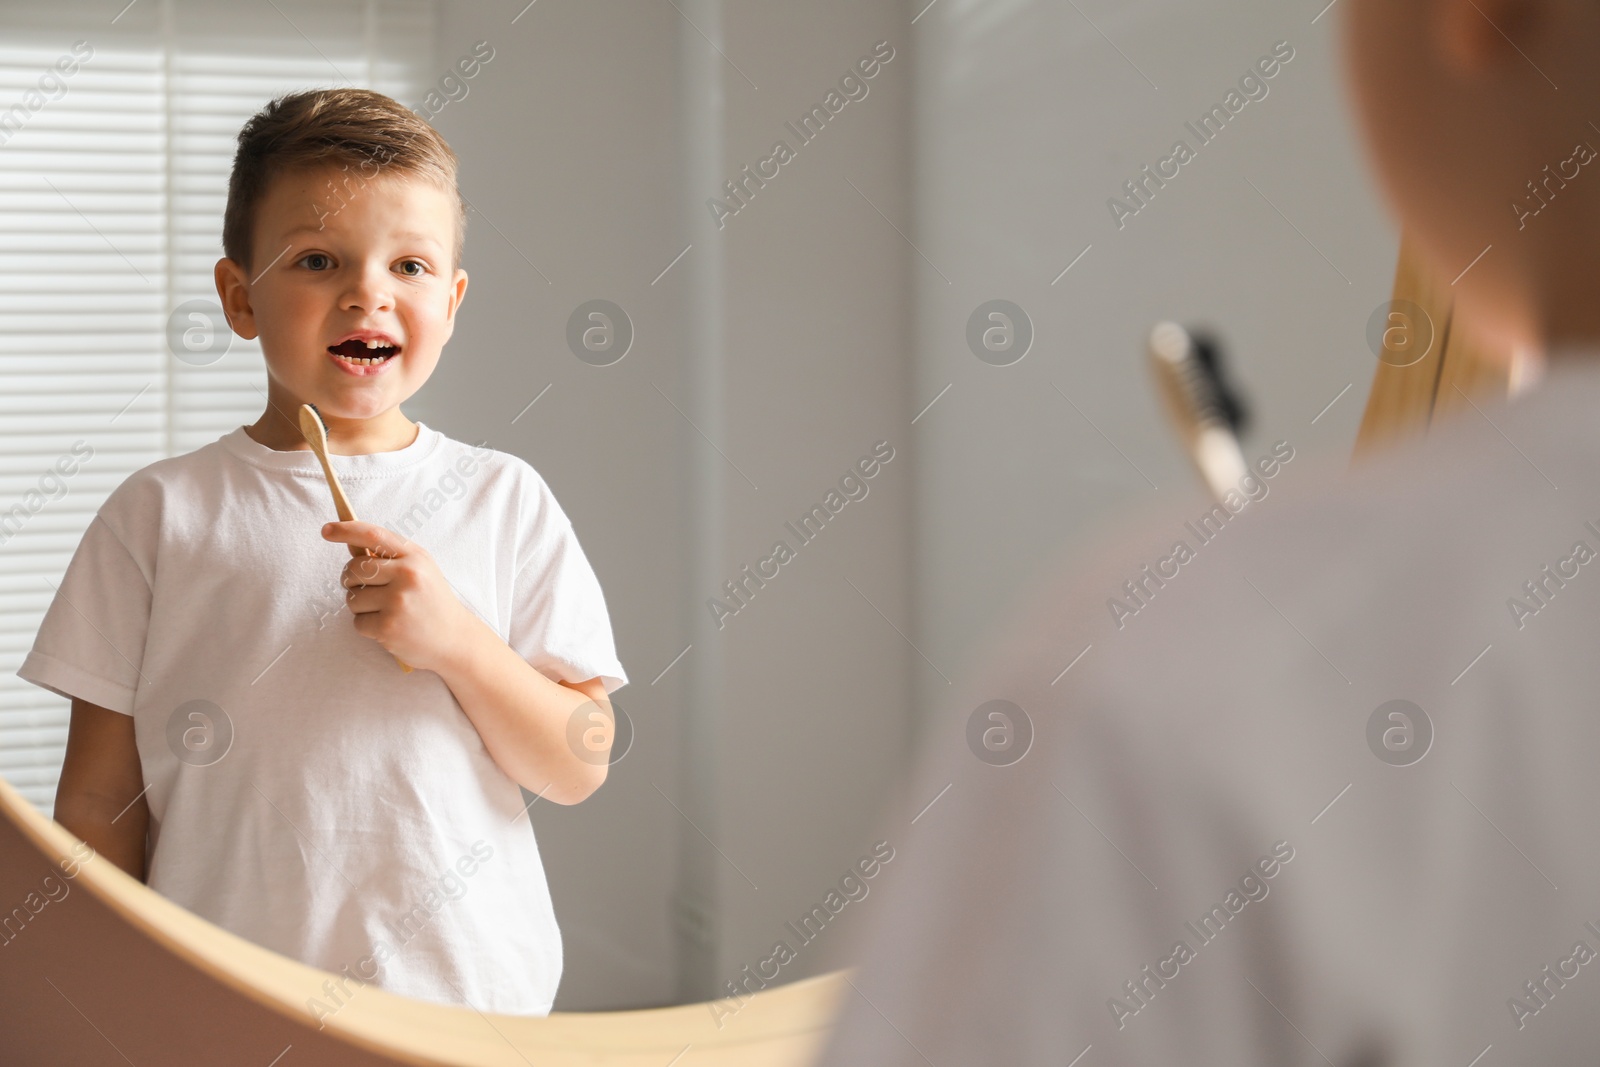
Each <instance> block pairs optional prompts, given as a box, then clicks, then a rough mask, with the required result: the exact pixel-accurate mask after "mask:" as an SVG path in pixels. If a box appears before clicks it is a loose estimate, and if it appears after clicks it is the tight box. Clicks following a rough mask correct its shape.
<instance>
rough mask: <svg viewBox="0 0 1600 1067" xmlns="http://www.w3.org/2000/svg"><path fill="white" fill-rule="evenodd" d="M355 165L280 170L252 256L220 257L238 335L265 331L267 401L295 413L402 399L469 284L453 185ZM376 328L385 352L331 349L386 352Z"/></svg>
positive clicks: (378, 407)
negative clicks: (377, 344)
mask: <svg viewBox="0 0 1600 1067" xmlns="http://www.w3.org/2000/svg"><path fill="white" fill-rule="evenodd" d="M355 174H356V172H355V171H354V170H349V171H341V170H340V169H339V168H336V167H315V168H298V169H295V170H290V171H286V172H283V173H281V174H279V175H277V176H276V177H275V178H274V179H273V180H272V182H271V184H270V185H269V187H268V189H267V194H266V196H265V197H263V198H262V200H261V203H260V205H259V207H258V210H257V213H256V219H255V234H254V238H255V246H254V250H253V252H252V258H253V259H254V262H253V263H251V264H250V265H249V267H248V268H246V267H245V266H242V265H240V264H237V263H234V262H233V261H232V260H228V259H224V260H222V261H221V262H219V263H218V264H217V281H218V289H219V291H220V292H221V293H222V296H223V305H224V308H225V309H226V311H227V313H228V320H229V322H230V323H231V324H232V326H233V329H234V331H235V332H236V333H238V334H239V335H240V336H241V337H245V338H252V337H256V336H259V337H260V339H261V349H262V352H263V354H264V355H265V357H266V362H267V367H268V371H269V376H270V379H271V385H272V389H273V392H274V393H276V394H278V395H277V396H275V397H273V398H272V399H273V403H274V404H275V405H276V406H277V407H279V408H280V409H282V410H283V411H286V412H287V417H289V418H290V419H291V420H292V419H294V418H296V417H297V411H296V410H295V409H297V408H298V406H299V404H301V403H312V404H315V405H317V409H318V411H320V412H321V413H322V414H323V416H324V418H325V420H326V419H330V418H332V419H359V420H366V419H373V418H377V417H378V416H380V415H384V414H386V413H387V412H389V411H391V410H393V409H395V408H397V407H398V406H399V404H401V403H402V402H403V401H405V400H407V399H408V398H410V397H411V396H412V394H414V393H415V392H416V391H417V390H418V389H420V388H421V387H422V384H423V383H424V382H426V381H427V380H428V376H429V375H431V374H432V373H433V369H434V367H435V366H436V365H437V364H438V362H439V353H440V351H441V350H442V349H443V347H444V344H445V342H446V341H448V340H449V339H450V334H451V333H452V331H453V330H454V329H455V312H456V308H457V307H458V306H459V305H460V303H461V299H462V297H463V296H464V295H465V294H466V289H467V273H466V271H464V270H462V269H460V268H459V267H456V266H455V265H454V264H453V263H452V254H453V250H454V247H455V237H456V232H455V228H456V206H455V203H454V202H453V200H452V199H451V196H450V194H448V193H447V192H445V191H444V190H442V189H440V188H438V187H436V186H434V185H433V184H431V183H429V182H427V181H425V180H422V179H419V178H413V177H411V176H408V175H402V174H392V175H391V174H382V173H380V174H378V175H377V176H375V177H373V178H370V179H367V178H359V177H355ZM347 179H348V180H347ZM330 182H331V183H332V184H331V185H330ZM335 190H337V192H335ZM352 335H355V336H356V338H357V339H356V340H355V341H352V340H351V338H352ZM377 336H381V338H382V339H383V340H386V341H388V342H389V343H390V344H391V345H392V346H393V348H392V349H390V350H387V351H388V352H390V354H388V355H387V356H386V358H383V359H382V361H381V362H378V363H374V364H372V365H370V366H362V365H355V364H353V363H351V362H350V361H348V360H346V359H341V358H340V356H339V354H336V353H342V354H343V355H348V356H357V357H362V358H374V357H378V356H383V355H384V354H385V351H386V350H384V349H382V348H379V349H371V348H368V347H367V346H366V344H365V342H366V341H367V340H368V339H370V338H374V337H377ZM284 394H287V395H284ZM284 401H287V404H285V403H284ZM290 405H292V407H291V406H290Z"/></svg>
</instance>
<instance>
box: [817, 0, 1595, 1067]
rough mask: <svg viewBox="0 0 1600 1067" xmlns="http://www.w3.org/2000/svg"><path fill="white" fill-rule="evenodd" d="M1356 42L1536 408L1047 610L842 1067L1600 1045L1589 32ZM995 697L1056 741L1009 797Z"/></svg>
mask: <svg viewBox="0 0 1600 1067" xmlns="http://www.w3.org/2000/svg"><path fill="white" fill-rule="evenodd" d="M1322 6H1323V5H1322V2H1321V0H1318V3H1316V4H1314V5H1312V6H1311V7H1309V8H1305V7H1300V8H1297V10H1300V11H1309V12H1311V13H1313V14H1314V13H1315V12H1316V11H1317V10H1318V9H1319V8H1321V7H1322ZM1339 15H1341V16H1343V17H1345V18H1346V19H1347V20H1348V22H1347V26H1346V28H1347V31H1348V34H1347V46H1348V52H1347V56H1348V60H1349V72H1350V74H1351V75H1352V81H1353V84H1354V86H1355V96H1356V99H1357V103H1358V110H1359V111H1360V114H1361V117H1362V119H1363V120H1364V125H1365V128H1366V133H1367V137H1368V143H1369V145H1370V147H1371V150H1372V155H1373V158H1374V159H1375V161H1376V163H1377V168H1378V171H1379V173H1380V175H1381V178H1382V180H1383V184H1384V186H1385V188H1386V190H1387V191H1388V193H1389V195H1390V198H1391V200H1392V202H1393V204H1394V206H1395V207H1396V208H1397V210H1398V214H1399V215H1400V218H1401V220H1402V222H1403V226H1404V229H1405V230H1406V232H1407V233H1408V234H1410V235H1412V236H1413V237H1415V238H1416V239H1417V241H1418V243H1419V245H1420V247H1421V248H1423V249H1424V250H1425V252H1426V253H1427V254H1428V256H1429V258H1430V259H1431V261H1432V262H1431V266H1432V268H1433V270H1434V271H1435V272H1436V274H1437V277H1439V278H1440V279H1442V280H1443V281H1442V283H1441V284H1444V285H1447V286H1448V285H1451V284H1453V285H1454V288H1453V289H1451V292H1452V293H1453V294H1454V295H1455V299H1456V302H1457V307H1458V314H1459V315H1461V316H1462V317H1463V319H1464V320H1466V322H1467V323H1468V328H1470V329H1472V330H1473V331H1474V332H1475V333H1477V334H1480V335H1483V336H1489V337H1493V338H1495V339H1496V340H1497V341H1498V342H1499V345H1498V347H1499V348H1500V349H1501V350H1502V351H1511V350H1514V349H1516V348H1519V347H1520V348H1523V349H1525V350H1529V351H1535V352H1542V353H1543V356H1544V358H1545V359H1546V363H1547V366H1546V370H1545V372H1544V373H1545V377H1544V380H1543V382H1542V383H1541V384H1540V386H1539V387H1538V388H1537V389H1536V390H1535V391H1533V392H1531V393H1528V394H1524V395H1523V396H1522V397H1521V398H1519V399H1518V400H1517V401H1516V402H1514V403H1511V402H1505V401H1502V402H1499V403H1493V404H1491V403H1477V405H1476V407H1477V410H1473V409H1472V408H1468V409H1466V410H1465V412H1464V413H1463V414H1462V415H1461V416H1460V417H1459V418H1457V419H1456V420H1455V421H1454V423H1452V424H1449V425H1443V426H1439V425H1436V426H1435V427H1434V428H1433V429H1432V431H1431V433H1430V436H1429V437H1427V438H1426V439H1425V440H1423V441H1421V442H1418V443H1416V444H1415V445H1413V446H1411V447H1409V448H1407V449H1404V450H1401V451H1398V452H1396V453H1393V454H1391V455H1389V456H1386V457H1383V458H1381V459H1380V460H1379V461H1378V462H1376V463H1374V464H1372V465H1370V466H1367V467H1365V468H1364V469H1362V470H1359V471H1357V472H1356V476H1355V477H1352V478H1351V479H1349V481H1348V482H1346V483H1345V484H1337V482H1336V475H1337V473H1338V472H1337V470H1336V469H1334V470H1330V469H1328V467H1329V466H1331V465H1325V466H1324V468H1323V469H1322V470H1321V471H1320V472H1317V471H1314V470H1312V469H1310V468H1307V469H1303V470H1301V471H1300V472H1299V474H1298V476H1297V475H1295V474H1292V473H1291V474H1290V475H1288V476H1287V478H1288V481H1287V482H1286V483H1283V488H1282V489H1281V490H1279V489H1275V490H1274V495H1273V498H1272V499H1270V500H1268V501H1266V502H1265V503H1263V504H1260V505H1255V506H1257V507H1259V508H1261V510H1260V512H1259V513H1249V514H1248V515H1247V516H1245V517H1243V518H1242V519H1241V521H1240V523H1239V524H1238V525H1237V527H1235V526H1232V525H1230V526H1229V528H1228V529H1227V531H1225V532H1224V533H1222V534H1221V535H1220V536H1219V537H1218V538H1217V543H1216V545H1215V546H1208V547H1207V548H1206V549H1205V551H1204V552H1203V553H1201V555H1200V558H1199V559H1198V561H1197V562H1195V563H1193V564H1191V565H1190V566H1191V567H1193V568H1196V569H1195V570H1194V571H1193V572H1190V571H1188V570H1186V571H1185V572H1184V574H1183V575H1182V577H1181V578H1178V579H1175V580H1172V581H1168V582H1165V583H1164V585H1163V586H1162V587H1161V588H1159V589H1156V588H1155V587H1153V586H1152V587H1149V591H1150V592H1151V593H1152V594H1153V599H1151V601H1150V602H1149V604H1148V605H1147V606H1146V607H1144V608H1143V609H1142V610H1141V611H1140V612H1139V615H1138V617H1137V619H1136V620H1131V621H1129V623H1128V626H1127V628H1126V630H1125V631H1122V632H1118V631H1117V630H1116V629H1115V628H1114V627H1113V626H1112V625H1111V623H1110V622H1109V620H1108V618H1107V615H1108V613H1107V612H1106V609H1105V606H1104V605H1105V601H1106V598H1107V597H1108V596H1111V595H1114V594H1116V593H1117V592H1118V591H1119V590H1120V588H1121V583H1122V582H1123V581H1124V580H1125V578H1126V576H1127V574H1128V573H1129V571H1130V569H1136V567H1137V563H1135V562H1134V561H1135V560H1141V559H1148V556H1143V557H1141V556H1140V555H1139V553H1138V551H1135V550H1132V549H1130V548H1128V547H1126V545H1127V542H1126V541H1124V542H1123V544H1122V545H1121V546H1118V544H1117V542H1116V541H1115V540H1113V539H1111V538H1108V539H1107V546H1106V547H1107V548H1108V551H1107V552H1106V553H1105V556H1104V562H1103V564H1102V565H1101V566H1099V567H1097V568H1096V569H1094V570H1088V571H1083V570H1081V569H1080V570H1075V571H1073V572H1069V573H1068V574H1066V575H1064V576H1063V575H1057V576H1055V577H1054V578H1053V579H1052V580H1051V581H1049V582H1047V583H1046V584H1045V588H1044V589H1043V590H1042V591H1041V594H1042V595H1040V596H1039V603H1038V605H1037V607H1038V610H1037V611H1036V612H1032V613H1030V615H1031V618H1026V619H1024V620H1023V621H1022V622H1021V623H1020V624H1019V625H1016V626H1015V627H1013V628H1011V632H1010V633H1009V635H1007V636H1008V637H1009V638H1010V640H1009V641H999V642H997V643H996V646H995V647H996V653H995V655H994V656H993V657H991V658H992V665H991V667H990V668H989V669H988V670H986V671H985V672H984V673H983V675H982V676H981V677H978V678H975V679H973V680H972V682H971V683H969V684H968V685H967V687H966V692H965V694H964V696H965V697H966V698H967V699H966V701H965V702H964V703H963V704H962V706H961V707H959V708H957V709H954V710H955V711H956V717H955V718H954V719H953V721H950V722H948V723H941V726H942V727H943V730H944V732H945V734H946V736H945V737H944V738H943V741H944V743H943V744H941V745H940V746H939V747H940V749H941V750H942V751H941V752H940V756H941V757H942V758H940V759H938V760H936V761H930V765H929V767H928V768H926V773H925V774H924V775H923V776H921V777H920V780H919V782H918V783H917V785H916V787H915V789H914V790H913V791H912V793H911V795H910V796H909V797H908V798H907V799H908V809H909V810H908V814H909V812H915V811H916V810H917V808H918V807H920V806H922V805H924V804H927V802H928V798H929V797H933V796H934V795H935V794H936V793H939V795H941V796H943V799H942V800H939V802H938V804H937V805H935V806H933V807H931V808H930V809H929V810H927V811H926V812H925V813H924V814H923V815H922V816H921V817H920V819H919V821H918V822H917V825H916V826H915V827H911V828H910V829H909V830H906V831H905V832H906V833H907V834H908V835H910V836H909V837H908V840H907V843H906V847H905V848H904V850H903V851H904V853H905V856H906V859H905V861H904V866H903V867H902V866H901V865H899V864H897V865H896V868H895V869H894V870H893V871H890V872H889V873H888V874H887V875H886V876H885V877H886V878H887V879H888V881H887V882H886V883H885V884H884V886H883V888H882V889H881V890H880V892H882V893H886V894H889V896H887V897H885V898H884V902H883V905H882V907H880V908H879V910H878V911H877V912H875V915H876V918H877V921H878V923H879V928H878V930H877V931H876V932H875V935H874V939H873V941H872V942H871V944H870V945H869V947H868V952H867V963H866V965H865V966H864V967H863V969H862V971H861V974H860V975H859V976H857V977H855V978H854V979H853V982H854V988H852V989H849V990H846V991H845V998H846V999H845V1007H844V1015H843V1019H842V1021H841V1023H840V1026H839V1028H838V1031H837V1032H836V1034H835V1036H834V1045H833V1047H832V1050H831V1052H830V1053H829V1055H827V1056H825V1057H824V1058H823V1060H822V1062H823V1063H825V1064H829V1065H832V1064H840V1065H843V1064H852V1065H853V1064H864V1063H870V1064H875V1065H892V1064H907V1065H909V1064H917V1065H921V1064H924V1063H937V1064H939V1065H941V1067H954V1065H957V1064H977V1063H986V1064H987V1063H996V1064H998V1063H1004V1064H1016V1065H1025V1064H1046V1063H1048V1064H1054V1065H1058V1067H1070V1065H1072V1064H1081V1067H1105V1065H1109V1064H1163V1063H1189V1064H1213V1063H1214V1064H1227V1065H1229V1067H1244V1065H1256V1064H1260V1065H1266V1064H1328V1065H1339V1067H1345V1065H1351V1067H1354V1065H1358V1064H1361V1065H1378V1064H1402V1063H1405V1064H1428V1065H1446V1064H1450V1065H1455V1067H1472V1065H1474V1064H1477V1065H1480V1067H1494V1065H1499V1064H1509V1063H1541V1064H1575V1063H1588V1062H1592V1061H1593V1059H1594V1055H1595V1050H1596V1048H1600V1011H1597V1010H1596V1009H1597V1006H1600V973H1596V972H1597V971H1600V963H1597V962H1596V961H1597V960H1600V908H1597V904H1596V901H1597V900H1600V850H1597V849H1596V847H1595V843H1594V820H1595V817H1596V813H1597V812H1600V775H1597V774H1596V773H1595V763H1596V759H1597V753H1600V715H1597V714H1596V712H1595V698H1596V694H1600V657H1597V656H1596V655H1595V641H1596V635H1597V634H1600V577H1594V576H1592V572H1593V571H1594V570H1596V565H1595V564H1594V563H1593V561H1594V560H1595V559H1597V558H1600V552H1597V548H1600V430H1597V429H1596V418H1595V414H1596V412H1597V411H1600V301H1597V300H1596V299H1595V297H1594V294H1593V288H1594V285H1595V279H1596V278H1597V277H1600V174H1595V173H1591V172H1590V171H1591V170H1592V169H1593V168H1591V167H1590V166H1589V165H1588V161H1589V160H1592V159H1594V157H1595V146H1597V145H1600V127H1597V126H1596V123H1597V122H1600V107H1597V106H1596V105H1597V103H1600V65H1597V64H1596V63H1595V62H1594V57H1595V55H1596V54H1597V53H1600V4H1597V3H1595V2H1594V0H1344V3H1343V4H1342V5H1341V10H1340V11H1339ZM1557 87H1559V88H1557ZM1475 259H1476V260H1477V262H1476V265H1475V266H1474V265H1472V264H1473V263H1474V260H1475ZM1469 266H1470V267H1471V269H1470V270H1469V269H1467V268H1468V267H1469ZM1451 279H1455V282H1454V283H1452V282H1451ZM1350 336H1351V337H1352V338H1359V337H1360V336H1361V332H1360V323H1359V321H1357V322H1353V323H1352V329H1351V332H1350ZM1313 462H1314V461H1313ZM1337 466H1338V467H1342V466H1343V464H1342V462H1341V463H1339V464H1337ZM1314 474H1316V475H1318V476H1317V477H1312V475H1314ZM1297 478H1298V480H1296V479H1297ZM1280 494H1281V495H1280ZM1190 506H1191V505H1190V504H1188V503H1182V504H1179V505H1178V506H1177V507H1175V508H1174V515H1173V517H1172V518H1171V520H1170V522H1169V523H1168V524H1166V525H1165V526H1164V527H1162V528H1158V529H1155V530H1152V531H1150V532H1149V536H1148V542H1149V543H1150V544H1153V545H1154V544H1162V545H1164V544H1167V543H1170V537H1172V536H1176V535H1179V531H1180V530H1181V529H1182V527H1181V522H1182V517H1183V516H1184V515H1185V514H1193V513H1194V512H1193V510H1189V508H1190ZM1124 533H1126V531H1124ZM1140 540H1145V538H1141V539H1140ZM1130 564H1131V566H1130ZM1086 648H1087V651H1084V650H1085V649H1086ZM1080 654H1081V656H1082V660H1081V662H1079V661H1075V665H1074V666H1073V667H1072V669H1071V671H1070V673H1067V672H1064V671H1063V670H1062V666H1061V665H1062V664H1063V663H1066V662H1067V661H1068V660H1072V659H1073V657H1074V656H1077V655H1080ZM997 697H1004V698H1005V699H1007V700H1010V701H1012V702H1014V703H1016V704H1018V705H1019V706H1020V707H1022V708H1023V709H1025V711H1026V712H1027V713H1028V714H1029V715H1030V716H1031V718H1032V721H1033V723H1034V724H1035V728H1036V731H1037V732H1036V734H1035V738H1034V741H1035V743H1034V746H1033V750H1032V751H1030V752H1028V753H1026V758H1023V759H1021V760H1020V762H1014V765H1012V766H1006V767H994V766H990V765H988V764H985V763H983V762H980V760H978V759H975V758H973V753H972V752H969V751H968V750H967V748H966V746H965V744H964V743H963V741H962V733H961V731H962V728H963V727H964V726H965V725H966V723H965V712H966V710H967V709H970V708H973V707H974V706H978V707H980V708H981V706H982V705H981V704H980V702H981V701H984V700H992V699H995V698H997ZM930 754H931V753H930ZM941 790H948V795H944V794H943V793H941V792H940V791H941ZM902 825H904V824H902ZM895 894H898V896H895ZM869 906H870V905H869Z"/></svg>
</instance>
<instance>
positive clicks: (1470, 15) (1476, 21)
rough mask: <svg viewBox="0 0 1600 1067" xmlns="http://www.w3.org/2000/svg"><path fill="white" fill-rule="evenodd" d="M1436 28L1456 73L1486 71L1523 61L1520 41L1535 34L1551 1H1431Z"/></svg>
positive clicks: (1443, 51) (1446, 59)
mask: <svg viewBox="0 0 1600 1067" xmlns="http://www.w3.org/2000/svg"><path fill="white" fill-rule="evenodd" d="M1432 6H1433V20H1432V21H1433V28H1434V33H1435V36H1436V39H1437V40H1438V42H1439V50H1440V53H1441V55H1442V58H1443V60H1444V63H1445V65H1446V66H1447V67H1448V68H1449V69H1451V70H1453V71H1454V72H1455V73H1457V74H1464V75H1473V74H1484V73H1487V72H1488V71H1489V70H1491V69H1492V68H1495V67H1498V66H1500V65H1501V64H1503V63H1507V62H1511V61H1515V62H1518V63H1520V62H1523V60H1524V59H1526V56H1525V55H1524V54H1523V53H1522V51H1521V45H1520V44H1519V43H1518V42H1523V41H1526V40H1527V39H1528V38H1529V37H1531V36H1533V33H1534V30H1535V28H1536V27H1537V25H1538V24H1539V22H1540V21H1541V20H1542V19H1543V18H1545V17H1546V16H1547V15H1548V14H1549V11H1548V10H1547V8H1548V0H1432Z"/></svg>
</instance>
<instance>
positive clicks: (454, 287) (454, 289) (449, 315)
mask: <svg viewBox="0 0 1600 1067" xmlns="http://www.w3.org/2000/svg"><path fill="white" fill-rule="evenodd" d="M466 296H467V272H466V271H465V270H463V269H462V268H460V267H457V268H456V276H455V277H454V278H453V279H451V282H450V309H449V310H448V311H446V312H445V316H444V317H445V319H446V320H448V321H449V322H450V323H451V324H452V325H453V324H454V323H455V318H456V308H458V307H460V306H461V301H462V300H464V299H466Z"/></svg>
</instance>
